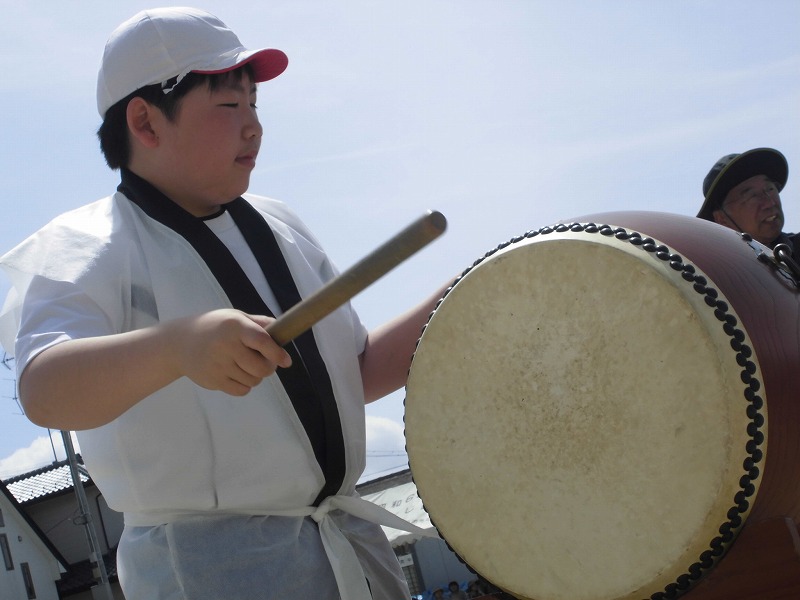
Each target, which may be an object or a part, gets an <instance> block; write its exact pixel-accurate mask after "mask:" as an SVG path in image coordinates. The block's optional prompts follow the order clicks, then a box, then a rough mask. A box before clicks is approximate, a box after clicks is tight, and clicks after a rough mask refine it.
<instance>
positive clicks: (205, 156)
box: [157, 73, 263, 216]
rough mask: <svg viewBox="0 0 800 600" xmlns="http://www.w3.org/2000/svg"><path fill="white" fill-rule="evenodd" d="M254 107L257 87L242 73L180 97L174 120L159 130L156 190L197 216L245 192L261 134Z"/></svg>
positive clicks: (213, 210) (162, 124) (217, 208)
mask: <svg viewBox="0 0 800 600" xmlns="http://www.w3.org/2000/svg"><path fill="white" fill-rule="evenodd" d="M255 104H256V85H255V83H253V82H252V81H251V80H250V78H249V76H248V75H247V74H246V73H244V74H242V78H241V79H240V80H239V81H236V80H235V78H233V77H232V78H230V79H228V80H227V81H226V82H225V83H224V84H223V85H221V86H220V87H218V88H217V89H215V90H214V91H210V90H209V88H208V86H207V85H204V86H199V87H197V88H195V89H193V90H192V91H190V92H189V93H188V94H187V95H186V96H184V97H183V98H182V99H181V101H180V106H179V108H178V112H177V115H176V118H175V120H174V122H168V121H166V120H165V121H164V122H162V123H161V127H160V129H159V132H158V134H159V145H160V155H161V158H162V159H163V160H162V161H161V165H162V167H163V169H160V171H161V178H160V181H159V182H158V184H157V187H160V188H161V191H162V192H164V193H165V194H167V195H168V196H169V197H170V198H172V200H174V201H175V202H177V203H178V204H179V205H181V206H182V207H183V208H184V209H186V210H187V211H189V212H190V213H192V214H193V215H195V216H207V215H210V214H213V213H215V212H216V211H218V210H219V207H220V205H222V204H226V203H227V202H230V201H231V200H233V199H235V198H237V197H238V196H240V195H241V194H243V193H244V192H245V191H247V188H248V186H249V184H250V173H251V172H252V170H253V168H254V167H255V164H256V156H257V155H258V150H259V147H260V146H261V136H262V133H263V130H262V128H261V124H260V123H259V120H258V115H257V114H256V106H255Z"/></svg>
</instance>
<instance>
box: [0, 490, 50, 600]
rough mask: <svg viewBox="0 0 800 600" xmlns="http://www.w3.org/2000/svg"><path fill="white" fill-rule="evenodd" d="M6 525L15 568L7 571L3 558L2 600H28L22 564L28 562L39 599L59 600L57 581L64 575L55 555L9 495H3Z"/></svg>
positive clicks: (0, 496)
mask: <svg viewBox="0 0 800 600" xmlns="http://www.w3.org/2000/svg"><path fill="white" fill-rule="evenodd" d="M0 510H2V513H3V521H2V522H3V526H2V527H0V534H4V535H5V536H6V538H7V540H8V547H9V550H10V552H11V560H12V562H13V569H11V570H10V571H9V570H7V569H6V565H5V561H3V560H2V557H1V556H0V600H27V598H28V594H27V593H26V591H25V582H24V580H23V577H22V566H21V565H22V563H28V566H29V568H30V572H31V578H32V579H33V585H34V590H35V592H36V599H37V600H58V593H57V591H56V583H55V582H56V580H58V579H59V578H60V577H61V575H60V572H59V564H58V561H57V560H56V559H55V557H54V556H53V554H52V553H51V552H50V551H49V550H48V549H47V547H46V546H45V545H44V544H43V543H42V541H41V539H39V537H38V536H37V535H36V534H35V533H34V532H33V530H32V529H31V528H30V526H29V525H28V523H27V522H26V521H25V520H24V519H23V518H22V516H21V515H20V514H19V512H18V511H17V509H16V508H15V507H14V506H13V505H12V504H11V502H9V500H8V498H6V497H5V495H3V494H0Z"/></svg>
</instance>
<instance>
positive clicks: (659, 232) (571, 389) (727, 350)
mask: <svg viewBox="0 0 800 600" xmlns="http://www.w3.org/2000/svg"><path fill="white" fill-rule="evenodd" d="M758 251H759V247H758V245H757V244H755V243H754V242H751V243H747V242H745V241H743V240H742V238H741V236H739V235H738V234H736V233H735V232H733V231H730V230H726V229H724V228H722V227H720V226H718V225H715V224H712V223H708V222H706V221H701V220H699V219H695V218H690V217H680V216H676V215H669V214H666V213H646V212H630V213H606V214H600V215H592V216H589V217H582V218H581V219H578V220H576V222H575V224H573V225H572V226H570V224H558V225H556V226H553V227H547V228H542V229H540V230H539V231H537V232H529V233H528V234H526V235H525V236H520V238H515V240H512V241H511V242H509V243H508V244H505V245H503V246H501V247H499V248H498V249H496V250H495V251H492V252H490V253H489V254H487V255H486V256H485V257H484V258H483V259H481V260H479V261H476V263H475V264H474V265H473V266H472V267H470V268H469V269H467V270H466V271H465V273H464V274H463V275H462V276H461V277H460V278H459V279H458V280H457V281H456V283H455V284H454V285H453V287H451V288H450V289H449V290H448V292H447V293H446V294H445V296H444V298H443V299H442V301H441V302H440V303H439V305H438V306H437V308H436V310H435V311H434V312H433V314H432V315H431V317H430V319H429V322H428V324H427V326H426V328H425V330H424V331H423V333H422V336H421V338H420V340H419V343H418V346H417V350H416V352H415V355H414V358H413V362H412V366H411V369H410V372H409V378H408V382H407V385H406V400H405V411H406V413H405V434H406V443H407V449H408V454H409V463H410V466H411V471H412V475H413V478H414V481H415V483H416V484H417V488H418V490H419V494H420V497H421V498H422V500H423V503H424V505H425V508H426V510H427V511H428V513H429V514H430V516H431V519H432V521H433V522H434V524H435V525H436V527H437V529H438V531H439V533H440V535H441V536H442V537H443V538H444V539H445V540H446V541H447V543H448V544H449V545H450V546H451V548H453V550H454V551H455V552H456V553H457V554H458V555H459V556H460V557H461V558H462V559H463V560H464V561H465V562H466V563H467V564H468V565H469V566H470V567H471V568H472V569H474V570H475V571H477V572H478V573H480V574H481V575H482V576H483V577H485V578H486V579H488V580H490V581H492V582H493V583H494V584H495V585H497V586H499V587H501V588H502V589H504V590H506V591H507V592H509V593H511V594H513V595H515V596H517V597H518V598H523V599H526V600H623V599H628V600H633V599H642V598H656V599H662V598H663V599H666V598H673V597H677V596H679V595H680V594H681V593H683V592H685V591H686V590H688V589H690V587H691V585H692V584H693V583H695V582H696V581H697V580H699V579H701V578H702V576H703V575H704V574H705V573H707V572H708V571H709V570H710V569H713V567H714V565H715V564H716V563H717V562H718V561H719V560H722V557H723V556H724V552H725V550H726V549H727V548H728V547H729V546H730V545H731V544H733V543H734V540H735V536H736V534H737V533H738V531H739V530H740V528H741V527H742V526H743V525H744V524H745V523H746V522H747V520H748V519H763V518H769V517H771V516H775V515H786V516H791V517H792V518H794V520H795V521H798V520H800V518H798V517H799V516H800V487H799V486H800V483H799V482H798V480H800V477H798V476H797V470H798V467H800V465H798V457H800V447H798V445H800V432H798V429H800V411H798V408H797V406H796V404H797V402H796V393H795V390H798V389H799V388H798V384H800V381H798V377H799V375H798V372H800V368H798V366H799V365H800V357H799V356H798V352H799V350H800V349H799V348H798V346H800V344H798V340H800V335H799V332H800V329H799V328H800V325H799V324H798V318H799V317H798V315H799V314H800V310H799V309H798V293H797V289H796V285H795V284H794V282H793V281H791V280H788V279H787V278H786V277H784V276H782V275H781V274H780V273H776V269H774V268H773V267H771V266H769V265H768V264H765V263H764V262H762V261H759V260H758V259H757V258H756V254H757V252H758ZM775 455H776V456H775Z"/></svg>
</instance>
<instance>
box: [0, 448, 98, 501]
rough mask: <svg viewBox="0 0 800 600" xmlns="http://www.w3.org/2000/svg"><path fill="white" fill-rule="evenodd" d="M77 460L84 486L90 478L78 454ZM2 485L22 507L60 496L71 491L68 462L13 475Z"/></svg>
mask: <svg viewBox="0 0 800 600" xmlns="http://www.w3.org/2000/svg"><path fill="white" fill-rule="evenodd" d="M77 460H78V471H79V474H80V478H81V481H82V482H83V483H84V484H86V483H88V482H89V481H91V477H89V474H88V472H87V471H86V469H85V468H84V467H83V459H82V458H81V455H80V454H78V455H77ZM4 483H5V484H6V487H8V491H10V492H11V493H12V494H13V495H14V498H16V499H17V502H19V503H20V504H23V505H25V504H32V503H34V502H38V501H40V500H44V499H45V498H51V497H53V496H58V495H61V494H63V493H65V492H67V491H69V490H72V474H71V473H70V469H69V461H68V460H62V461H58V462H54V463H52V464H51V465H48V466H46V467H42V468H41V469H36V470H35V471H30V472H28V473H22V474H21V475H15V476H14V477H11V478H9V479H6V480H5V481H4Z"/></svg>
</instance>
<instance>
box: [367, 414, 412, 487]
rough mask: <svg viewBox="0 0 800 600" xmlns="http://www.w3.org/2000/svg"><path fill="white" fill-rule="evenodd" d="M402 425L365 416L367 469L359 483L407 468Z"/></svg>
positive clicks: (381, 418)
mask: <svg viewBox="0 0 800 600" xmlns="http://www.w3.org/2000/svg"><path fill="white" fill-rule="evenodd" d="M405 447H406V439H405V434H404V433H403V425H402V424H401V423H398V422H397V421H393V420H391V419H387V418H385V417H374V416H370V415H367V467H366V469H364V474H363V475H362V477H361V481H365V480H368V479H375V478H376V477H381V476H383V475H388V474H389V473H392V472H394V471H400V470H402V469H405V468H406V467H408V457H407V456H406V450H405Z"/></svg>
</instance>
